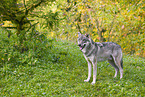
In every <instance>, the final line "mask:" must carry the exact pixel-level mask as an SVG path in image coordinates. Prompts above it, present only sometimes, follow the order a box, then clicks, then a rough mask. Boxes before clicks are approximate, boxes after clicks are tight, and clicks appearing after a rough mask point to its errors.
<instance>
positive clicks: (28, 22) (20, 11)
mask: <svg viewBox="0 0 145 97" xmlns="http://www.w3.org/2000/svg"><path fill="white" fill-rule="evenodd" d="M53 1H55V0H32V1H31V0H1V3H0V19H1V21H2V22H3V21H11V22H12V23H13V24H14V25H15V26H14V27H13V28H14V29H16V34H17V37H19V41H20V44H23V42H24V41H25V40H26V37H25V35H26V33H27V32H28V31H29V30H30V29H31V28H32V27H34V26H35V25H36V24H38V23H39V22H38V21H37V20H35V18H34V17H37V18H43V19H46V21H47V26H50V27H51V28H52V26H53V24H55V22H58V21H56V20H58V18H57V16H58V13H57V12H56V13H52V12H51V11H50V12H48V13H46V14H47V16H46V15H45V16H44V15H39V14H40V13H38V10H39V12H41V11H40V10H42V9H41V8H40V7H42V6H45V5H47V4H49V5H50V6H51V2H53ZM49 17H50V18H51V20H50V19H48V18H49ZM52 17H53V18H52ZM28 18H30V19H28ZM32 18H33V20H32Z"/></svg>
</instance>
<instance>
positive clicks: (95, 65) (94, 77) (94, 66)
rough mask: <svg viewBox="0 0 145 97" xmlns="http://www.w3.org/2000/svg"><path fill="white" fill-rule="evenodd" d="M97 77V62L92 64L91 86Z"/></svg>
mask: <svg viewBox="0 0 145 97" xmlns="http://www.w3.org/2000/svg"><path fill="white" fill-rule="evenodd" d="M96 76H97V62H93V82H92V85H93V84H95V83H96Z"/></svg>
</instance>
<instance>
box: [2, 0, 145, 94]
mask: <svg viewBox="0 0 145 97" xmlns="http://www.w3.org/2000/svg"><path fill="white" fill-rule="evenodd" d="M144 19H145V1H144V0H0V78H1V79H0V96H6V97H9V96H12V97H15V96H16V97H19V96H20V97H21V96H22V97H29V96H45V97H51V96H53V97H69V96H74V97H75V96H76V97H83V96H84V97H90V96H94V97H96V96H97V97H105V96H106V97H114V96H116V97H143V96H144V93H145V92H144V91H145V66H144V65H145V59H144V57H145V20H144ZM78 32H81V33H83V34H86V33H88V34H90V35H91V38H92V39H93V40H94V41H95V42H108V41H110V42H116V43H117V44H119V45H121V47H122V50H123V69H124V75H123V79H121V80H120V79H119V76H118V77H117V78H114V79H113V78H112V77H113V75H114V72H113V70H114V69H113V67H112V66H110V65H109V63H107V62H101V63H98V65H97V66H98V74H97V81H96V84H95V85H93V86H92V85H91V84H90V82H88V83H84V82H83V80H84V79H85V78H87V62H86V60H85V59H84V57H83V54H82V52H81V51H80V50H79V47H78V46H77V33H78ZM91 80H92V79H91Z"/></svg>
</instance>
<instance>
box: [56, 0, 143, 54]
mask: <svg viewBox="0 0 145 97" xmlns="http://www.w3.org/2000/svg"><path fill="white" fill-rule="evenodd" d="M69 1H70V2H69V3H68V2H65V1H64V2H62V3H61V5H62V6H64V7H63V8H62V13H63V16H64V17H65V18H66V19H65V20H64V22H62V24H61V25H60V26H61V28H63V29H64V28H66V29H65V31H63V29H59V31H58V32H57V33H60V35H61V37H62V38H63V37H64V36H67V34H65V33H64V32H68V33H69V34H68V38H69V39H71V40H74V39H75V40H76V37H77V35H76V34H77V32H78V31H79V32H82V33H89V34H91V36H92V38H93V39H94V41H100V42H102V41H113V42H116V43H118V44H120V45H121V46H122V49H123V52H125V53H126V54H135V55H139V56H142V57H144V55H145V50H144V40H145V38H144V36H145V35H144V32H145V30H144V27H145V26H144V21H145V20H144V18H143V17H144V13H145V11H144V1H143V0H131V1H130V0H129V1H124V0H119V1H118V0H115V1H114V0H112V1H102V0H97V1H96V0H87V1H85V2H84V1H81V0H78V1H72V0H69ZM66 3H67V4H66ZM62 6H61V7H62ZM68 9H69V10H68ZM57 33H56V34H57ZM74 35H75V36H74Z"/></svg>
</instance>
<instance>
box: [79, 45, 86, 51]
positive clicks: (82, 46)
mask: <svg viewBox="0 0 145 97" xmlns="http://www.w3.org/2000/svg"><path fill="white" fill-rule="evenodd" d="M78 46H79V47H80V50H82V49H83V48H84V47H85V46H86V44H84V45H81V44H78Z"/></svg>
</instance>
